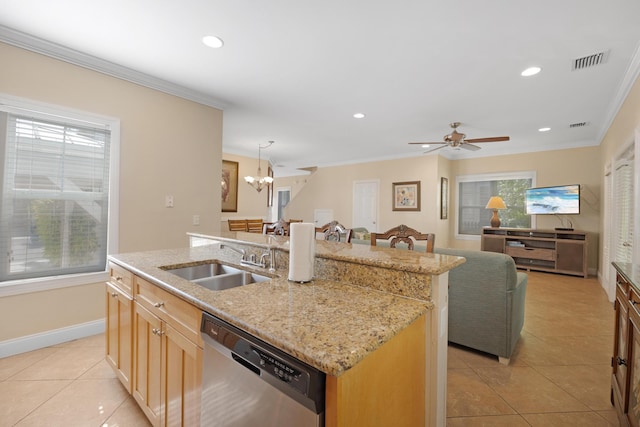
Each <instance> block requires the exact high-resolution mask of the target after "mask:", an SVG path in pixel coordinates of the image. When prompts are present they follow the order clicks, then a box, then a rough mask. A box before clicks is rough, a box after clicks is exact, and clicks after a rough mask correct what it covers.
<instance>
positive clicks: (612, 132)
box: [597, 79, 640, 269]
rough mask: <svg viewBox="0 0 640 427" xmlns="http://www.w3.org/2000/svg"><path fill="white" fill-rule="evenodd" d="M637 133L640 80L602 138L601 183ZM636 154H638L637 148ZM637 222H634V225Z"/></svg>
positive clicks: (639, 127) (602, 202) (602, 204)
mask: <svg viewBox="0 0 640 427" xmlns="http://www.w3.org/2000/svg"><path fill="white" fill-rule="evenodd" d="M638 133H640V79H636V81H635V83H634V85H633V86H632V87H631V90H630V91H629V94H628V95H627V98H626V99H625V101H624V103H623V104H622V106H621V107H620V110H619V111H618V114H617V115H616V117H615V119H614V120H613V122H612V123H611V126H610V127H609V129H608V131H607V133H606V134H605V136H604V138H603V141H602V144H601V157H600V163H599V165H598V171H597V172H598V175H599V177H600V179H601V181H604V176H605V171H606V167H607V165H611V164H612V163H613V161H614V159H615V158H616V157H617V156H618V155H619V154H620V153H621V150H623V148H626V147H627V146H628V145H629V144H630V143H631V142H633V141H634V138H637V135H638ZM635 143H636V144H640V140H636V141H635ZM636 153H638V149H637V148H636ZM637 164H638V159H636V165H637ZM635 173H636V176H638V174H639V173H640V170H638V168H637V166H636V171H635ZM637 182H638V180H637V178H636V183H637ZM639 190H640V189H638V188H636V189H635V197H636V198H637V197H638V194H640V193H639ZM603 199H604V198H603ZM604 203H605V201H604V200H601V203H600V205H601V209H604ZM636 206H637V202H636ZM637 215H638V213H637V212H636V216H637ZM603 217H604V216H603ZM601 221H604V218H601ZM637 222H638V220H636V223H637ZM600 226H601V228H602V229H604V223H601V225H600ZM603 237H604V236H601V240H600V245H601V247H604V243H603V241H602V238H603ZM601 262H602V260H601ZM600 267H601V269H602V265H600Z"/></svg>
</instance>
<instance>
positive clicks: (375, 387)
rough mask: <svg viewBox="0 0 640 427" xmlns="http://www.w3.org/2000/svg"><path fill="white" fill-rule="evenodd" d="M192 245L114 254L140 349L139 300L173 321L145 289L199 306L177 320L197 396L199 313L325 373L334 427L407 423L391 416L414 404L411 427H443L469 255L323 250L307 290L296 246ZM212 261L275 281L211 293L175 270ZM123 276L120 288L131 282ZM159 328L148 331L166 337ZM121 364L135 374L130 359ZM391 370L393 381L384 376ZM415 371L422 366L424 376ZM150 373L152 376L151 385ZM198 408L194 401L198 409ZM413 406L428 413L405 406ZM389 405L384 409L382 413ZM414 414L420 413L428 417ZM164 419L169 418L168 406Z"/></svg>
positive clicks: (278, 240)
mask: <svg viewBox="0 0 640 427" xmlns="http://www.w3.org/2000/svg"><path fill="white" fill-rule="evenodd" d="M191 238H192V240H194V239H197V240H198V241H199V242H200V243H199V244H200V246H192V247H189V248H184V249H176V250H163V251H152V252H142V253H130V254H119V255H113V256H111V257H110V261H111V262H112V263H113V264H114V267H115V268H116V269H118V268H121V269H124V271H125V272H129V273H130V274H131V279H130V281H131V283H132V285H131V289H132V292H131V293H132V295H131V297H132V299H133V300H135V301H134V303H133V304H131V306H132V307H133V308H132V313H133V314H132V316H131V319H132V320H131V322H130V323H131V327H132V330H133V333H132V334H131V340H132V342H133V348H134V350H135V349H136V348H139V344H136V342H137V339H136V336H140V335H142V336H145V332H144V328H140V327H139V326H136V324H137V323H138V322H137V319H139V318H140V316H139V315H137V314H136V309H137V305H138V301H140V302H141V305H142V306H143V307H141V308H140V310H143V309H145V307H144V305H145V304H146V306H147V307H146V308H147V309H149V310H153V309H154V307H155V309H156V310H158V312H157V313H156V314H157V316H158V317H159V318H160V320H162V316H163V315H165V316H168V314H167V313H166V312H165V311H167V310H169V309H170V307H171V304H169V303H166V301H165V299H166V298H165V299H163V300H162V302H158V301H156V302H153V301H151V300H152V298H149V297H145V292H147V294H148V293H149V292H152V293H153V292H156V291H154V290H151V291H149V289H150V288H151V287H155V288H157V292H164V293H166V294H168V295H169V296H171V297H172V298H175V299H176V300H177V301H176V303H175V304H173V305H174V306H175V305H179V303H180V302H181V303H186V304H187V305H189V306H190V307H192V308H193V310H192V311H189V310H191V309H190V308H188V309H187V314H186V315H182V316H173V317H171V316H168V317H169V318H170V320H171V319H174V320H175V319H177V320H180V321H178V322H177V325H175V326H174V327H175V329H177V331H176V332H181V334H180V338H182V337H183V336H186V337H187V338H190V342H191V343H192V344H194V346H195V347H196V349H195V352H194V351H191V353H190V354H192V359H193V360H192V362H193V364H194V367H193V369H191V370H190V371H189V372H188V373H187V374H188V375H190V376H191V377H192V378H191V382H193V384H194V385H193V387H195V388H197V382H198V378H197V377H198V375H199V374H200V372H201V371H199V370H198V366H197V364H198V363H200V364H201V359H199V357H198V354H197V347H198V346H199V347H200V348H202V340H201V338H200V337H199V335H198V334H197V333H195V332H194V331H193V328H194V327H196V328H197V327H199V323H198V322H199V318H198V313H199V312H202V311H206V312H208V313H210V314H213V315H214V316H216V317H218V318H220V319H222V320H224V321H226V322H228V323H229V324H231V325H233V326H235V327H237V328H239V329H241V330H243V331H245V332H247V333H249V334H251V335H252V336H254V337H257V338H259V339H260V340H262V341H264V342H266V343H268V344H270V345H272V346H274V347H276V348H278V349H281V350H283V351H284V352H286V353H288V354H290V355H292V356H294V357H296V358H297V359H299V360H301V361H303V362H304V363H307V364H309V365H310V366H313V367H315V368H317V369H319V370H321V371H322V372H325V373H326V374H327V391H326V393H327V403H326V425H328V426H329V425H349V423H350V422H354V420H363V419H364V418H363V417H366V416H367V415H366V414H369V416H372V417H373V418H374V419H377V420H382V418H380V415H379V414H376V413H375V411H376V410H377V411H381V410H382V409H383V411H381V412H386V413H389V412H391V413H392V416H393V419H394V421H395V425H402V419H403V417H406V416H407V415H406V414H405V415H401V414H393V411H394V408H396V410H397V411H398V412H403V413H405V412H407V408H405V406H410V407H412V408H414V409H413V414H409V415H408V416H409V418H406V419H407V421H406V425H410V423H414V422H415V420H416V419H420V420H421V424H424V425H431V426H435V425H444V416H445V415H444V404H445V397H446V394H445V391H446V321H447V306H446V295H447V272H448V270H450V269H451V268H454V267H456V266H457V265H459V264H461V263H462V262H464V259H463V258H459V257H450V256H442V255H434V254H424V253H422V254H420V253H416V252H409V251H403V250H394V249H386V248H376V247H366V246H363V245H353V246H352V245H350V244H345V243H336V242H325V241H318V242H317V246H316V264H315V279H314V280H313V281H312V282H310V283H304V284H300V283H293V282H289V281H288V280H287V272H288V249H289V248H288V246H289V242H288V238H287V237H281V236H266V235H260V234H252V233H242V232H237V233H221V234H220V235H219V236H215V237H212V236H197V235H191ZM219 242H224V244H225V245H228V246H232V247H235V248H237V249H243V250H245V251H246V252H247V254H251V253H253V254H255V255H256V259H259V258H260V257H261V256H262V255H263V254H269V256H271V257H272V258H273V259H272V260H270V261H273V267H274V268H273V270H272V271H271V272H269V271H268V269H266V268H259V267H250V266H245V265H240V255H239V254H238V253H236V252H235V251H233V250H230V249H228V248H220V246H219ZM208 262H219V263H224V264H226V265H231V266H236V267H239V268H242V269H245V270H250V271H254V272H256V273H259V274H262V275H268V276H270V277H272V279H271V280H268V281H266V282H260V283H252V284H248V285H244V286H239V287H236V288H232V289H227V290H224V291H211V290H208V289H206V288H203V287H202V286H200V285H197V284H195V283H193V282H190V281H188V280H185V279H182V278H180V277H178V276H176V275H174V274H172V273H170V272H168V271H167V270H169V269H172V268H176V267H182V266H189V265H197V264H201V263H208ZM119 271H120V273H122V271H121V270H119ZM120 273H118V274H120ZM118 274H115V276H116V277H115V280H114V281H115V282H117V278H118V277H117V276H118ZM112 276H114V274H112ZM120 277H121V281H122V275H121V274H120ZM124 281H126V280H124ZM137 282H140V284H141V285H140V287H137V286H136V283H137ZM145 290H146V291H145ZM139 292H141V294H140V297H139V296H138V293H139ZM110 295H111V296H113V295H112V294H110ZM163 298H164V297H163ZM161 299H162V298H161ZM107 300H108V301H109V298H107ZM156 306H157V307H156ZM126 309H127V308H126V307H124V310H125V311H126ZM141 313H142V311H141ZM146 315H147V314H146V313H145V316H146ZM147 317H148V316H147ZM124 323H125V325H124V328H126V322H124ZM142 323H143V324H144V321H143V322H142ZM167 323H168V326H171V324H170V322H167ZM161 326H162V325H160V327H153V328H150V329H149V330H151V331H153V330H158V331H159V330H161ZM168 326H167V327H168ZM174 336H176V333H175V332H174ZM416 336H417V337H418V339H416ZM108 340H109V338H108ZM111 340H112V341H113V339H111ZM108 344H109V341H108ZM108 347H109V345H108ZM111 347H113V345H112V346H111ZM107 351H108V352H109V348H108V350H107ZM125 352H126V350H125ZM119 353H120V354H122V353H123V351H119ZM133 353H134V355H133V356H132V359H133V363H132V365H133V366H132V368H131V369H130V370H129V373H128V374H127V373H125V374H124V377H128V378H129V379H132V380H131V381H130V383H129V387H130V390H131V391H132V392H133V393H134V397H135V395H136V391H135V390H136V386H135V383H136V381H137V380H136V378H138V375H137V372H138V371H139V370H140V369H139V368H140V367H138V368H136V366H135V365H136V360H137V359H138V357H137V355H138V356H139V354H140V350H138V351H134V352H133ZM142 353H144V349H143V351H142ZM143 355H144V354H143ZM123 359H124V364H125V365H126V362H127V358H126V357H123ZM149 360H151V359H150V358H149ZM384 364H387V365H388V366H387V370H389V369H390V370H391V372H387V373H385V372H380V371H379V370H377V369H378V368H380V367H381V366H382V365H384ZM411 364H413V365H415V364H418V365H420V366H419V367H418V369H417V370H416V368H415V366H413V367H412V366H411ZM112 365H117V363H115V364H114V363H112ZM126 368H127V367H126V366H125V370H126ZM116 369H119V368H118V367H117V366H116ZM200 369H201V367H200ZM159 370H160V371H161V370H162V369H159ZM376 370H377V372H376ZM192 371H193V372H192ZM149 375H151V374H150V373H145V378H146V377H148V376H149ZM121 379H122V377H121ZM385 381H386V382H385ZM403 384H404V386H403ZM394 387H400V389H398V390H396V389H395V388H394ZM402 387H405V390H402V389H401V388H402ZM407 387H408V388H407ZM161 388H162V387H161ZM142 392H143V393H142V394H144V392H147V391H145V390H143V391H142ZM397 392H402V393H406V395H402V396H400V395H398V393H397ZM141 399H142V401H144V402H147V401H148V398H141ZM354 399H355V400H354ZM137 400H138V399H137ZM196 400H197V398H193V397H191V402H192V405H193V404H195V403H194V402H195V401H196ZM412 400H413V401H414V402H418V403H419V404H417V405H416V404H413V403H409V404H407V403H406V402H411V401H412ZM394 402H395V403H394ZM403 402H404V403H403ZM139 403H140V401H139ZM383 403H384V404H385V405H386V406H385V407H382V408H381V407H380V405H382V404H383ZM394 405H395V406H394ZM141 406H142V405H141ZM354 408H359V409H358V410H357V411H354ZM415 408H418V409H417V411H418V412H421V414H418V415H417V416H418V418H416V414H415V412H416V409H415ZM143 409H144V408H143ZM157 410H159V411H162V405H161V404H160V406H159V408H157ZM189 411H191V409H189V410H187V411H185V412H189ZM153 412H155V411H153ZM409 412H412V411H409ZM365 413H366V414H365ZM420 415H421V417H420ZM148 416H149V414H148ZM151 418H152V417H150V419H151ZM157 418H158V419H159V420H160V422H159V423H160V424H167V422H166V420H168V419H169V418H170V417H169V416H167V415H166V414H165V415H164V417H163V416H162V414H159V415H158V417H157ZM163 419H164V420H165V422H162V420H163ZM398 421H400V422H398ZM379 422H383V421H379ZM351 425H353V424H351Z"/></svg>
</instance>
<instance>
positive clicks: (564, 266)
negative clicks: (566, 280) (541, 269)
mask: <svg viewBox="0 0 640 427" xmlns="http://www.w3.org/2000/svg"><path fill="white" fill-rule="evenodd" d="M584 248H585V246H584V243H583V242H571V241H562V240H558V241H557V242H556V257H557V258H556V270H561V271H568V272H577V273H582V274H583V275H584V276H585V277H586V275H587V272H586V260H585V255H584V252H585V251H584Z"/></svg>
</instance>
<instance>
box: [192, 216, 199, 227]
mask: <svg viewBox="0 0 640 427" xmlns="http://www.w3.org/2000/svg"><path fill="white" fill-rule="evenodd" d="M193 225H200V215H194V216H193Z"/></svg>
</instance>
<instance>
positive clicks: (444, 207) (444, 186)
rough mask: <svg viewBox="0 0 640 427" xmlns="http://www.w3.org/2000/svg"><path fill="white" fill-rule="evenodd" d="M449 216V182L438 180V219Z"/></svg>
mask: <svg viewBox="0 0 640 427" xmlns="http://www.w3.org/2000/svg"><path fill="white" fill-rule="evenodd" d="M448 214H449V180H448V179H447V178H444V177H442V178H440V219H447V217H448Z"/></svg>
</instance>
